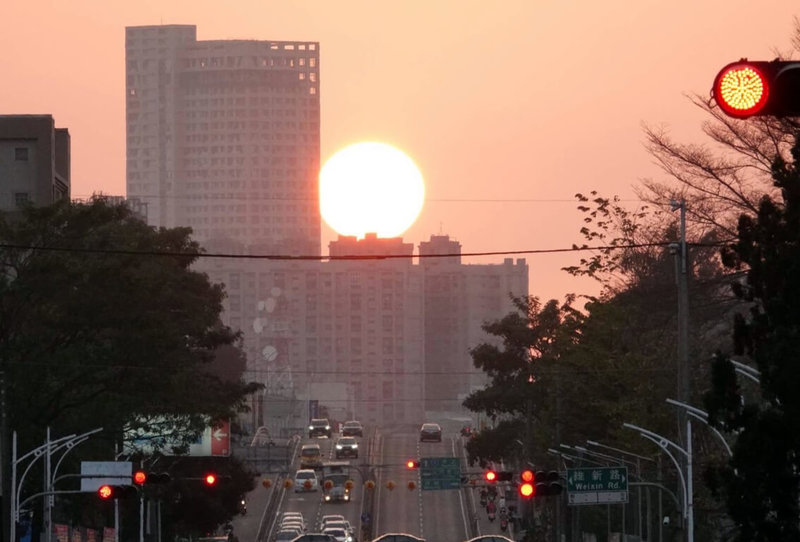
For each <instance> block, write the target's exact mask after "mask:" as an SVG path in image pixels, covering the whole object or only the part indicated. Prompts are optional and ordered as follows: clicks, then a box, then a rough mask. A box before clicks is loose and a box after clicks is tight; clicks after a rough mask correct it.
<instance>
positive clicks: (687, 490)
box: [622, 418, 694, 542]
mask: <svg viewBox="0 0 800 542" xmlns="http://www.w3.org/2000/svg"><path fill="white" fill-rule="evenodd" d="M622 426H623V427H625V428H626V429H634V430H636V431H638V432H639V435H640V436H642V437H644V438H646V439H648V440H651V441H653V442H655V443H656V444H658V446H659V447H660V448H661V449H662V450H663V451H664V453H666V454H667V455H668V456H669V458H670V459H671V460H672V462H673V463H674V464H675V468H676V469H677V470H678V472H679V473H680V476H679V477H678V478H679V479H680V481H681V486H682V487H683V503H684V508H683V517H684V518H686V520H687V533H686V536H687V540H688V542H694V509H693V506H694V505H693V500H692V490H693V488H692V420H691V419H688V418H687V420H686V448H681V447H680V446H679V445H677V444H675V443H674V442H672V441H671V440H669V439H667V438H665V437H662V436H661V435H659V434H658V433H654V432H653V431H649V430H647V429H645V428H643V427H639V426H638V425H633V424H632V423H623V424H622ZM670 446H672V447H673V448H674V449H675V450H677V451H679V452H680V453H681V454H683V456H684V457H685V458H686V472H684V471H683V470H682V469H681V466H680V463H679V462H678V460H677V459H676V458H675V456H674V455H673V454H672V453H671V452H670V451H669V447H670Z"/></svg>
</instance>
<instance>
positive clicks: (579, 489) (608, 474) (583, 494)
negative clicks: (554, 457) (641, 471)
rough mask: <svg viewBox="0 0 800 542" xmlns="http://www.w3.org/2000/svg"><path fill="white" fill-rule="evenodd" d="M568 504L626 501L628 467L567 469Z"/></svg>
mask: <svg viewBox="0 0 800 542" xmlns="http://www.w3.org/2000/svg"><path fill="white" fill-rule="evenodd" d="M567 496H568V498H569V499H568V502H569V504H573V505H577V504H614V503H626V502H628V469H627V468H626V467H597V468H593V469H567Z"/></svg>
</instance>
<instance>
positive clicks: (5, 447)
mask: <svg viewBox="0 0 800 542" xmlns="http://www.w3.org/2000/svg"><path fill="white" fill-rule="evenodd" d="M7 403H8V399H7V395H6V373H5V371H0V499H2V504H3V506H2V512H0V518H3V521H0V525H2V533H3V534H2V537H1V538H0V540H2V542H14V541H13V540H9V534H10V532H11V529H10V528H9V527H10V526H8V525H5V522H6V521H10V518H11V511H12V508H11V495H12V493H11V482H10V480H9V477H8V476H9V470H10V469H9V465H10V464H11V446H9V438H8V404H7Z"/></svg>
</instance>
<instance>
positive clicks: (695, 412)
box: [667, 398, 733, 457]
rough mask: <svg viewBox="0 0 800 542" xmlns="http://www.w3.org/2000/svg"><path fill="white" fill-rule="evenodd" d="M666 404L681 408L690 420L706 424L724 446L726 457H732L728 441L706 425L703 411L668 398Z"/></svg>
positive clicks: (713, 428)
mask: <svg viewBox="0 0 800 542" xmlns="http://www.w3.org/2000/svg"><path fill="white" fill-rule="evenodd" d="M667 403H669V404H671V405H673V406H677V407H681V408H683V409H684V410H686V413H687V414H688V415H689V416H691V417H692V418H694V419H696V420H700V421H701V422H703V423H704V424H706V425H707V426H708V427H709V428H711V430H712V431H713V432H714V434H715V435H717V438H719V440H720V441H721V442H722V445H723V446H725V451H727V452H728V457H733V451H731V447H730V446H729V445H728V441H727V440H725V437H724V436H722V433H720V432H719V430H718V429H717V428H716V427H714V426H713V425H711V424H710V423H708V412H706V411H705V410H702V409H699V408H697V407H693V406H692V405H687V404H686V403H682V402H680V401H676V400H675V399H669V398H668V399H667Z"/></svg>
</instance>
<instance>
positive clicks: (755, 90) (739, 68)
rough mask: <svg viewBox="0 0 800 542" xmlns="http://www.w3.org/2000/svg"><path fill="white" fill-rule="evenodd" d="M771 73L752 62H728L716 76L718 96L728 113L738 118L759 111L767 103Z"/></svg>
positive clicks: (715, 91)
mask: <svg viewBox="0 0 800 542" xmlns="http://www.w3.org/2000/svg"><path fill="white" fill-rule="evenodd" d="M771 84H772V82H771V81H770V78H769V75H768V74H767V73H766V70H764V69H763V68H762V67H761V66H759V65H758V64H757V63H752V62H736V63H734V64H728V65H727V66H725V67H724V68H723V69H722V70H721V71H720V72H719V73H718V74H717V77H716V79H714V91H713V92H714V98H715V99H716V101H717V103H718V104H719V106H720V107H721V108H722V110H723V111H725V113H727V114H728V115H731V116H734V117H749V116H750V115H756V114H758V113H759V112H760V111H761V110H762V109H764V106H765V105H767V103H768V100H769V94H770V85H771Z"/></svg>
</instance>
